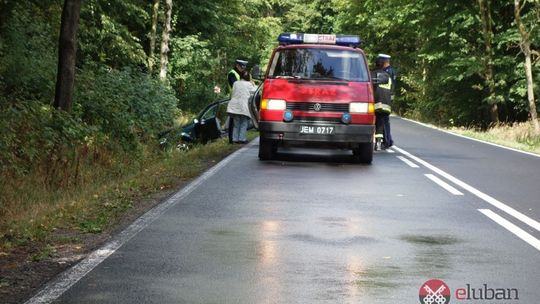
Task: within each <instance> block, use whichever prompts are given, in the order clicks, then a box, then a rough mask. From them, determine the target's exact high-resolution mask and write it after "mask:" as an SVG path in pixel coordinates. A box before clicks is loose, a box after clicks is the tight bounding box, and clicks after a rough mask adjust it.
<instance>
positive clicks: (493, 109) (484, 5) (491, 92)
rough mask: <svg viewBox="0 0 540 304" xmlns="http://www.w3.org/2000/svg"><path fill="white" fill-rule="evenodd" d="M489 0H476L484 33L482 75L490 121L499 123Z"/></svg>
mask: <svg viewBox="0 0 540 304" xmlns="http://www.w3.org/2000/svg"><path fill="white" fill-rule="evenodd" d="M489 1H490V0H478V6H479V7H480V19H481V20H482V32H483V34H484V75H483V78H484V80H485V84H486V86H487V88H488V98H487V102H488V104H489V105H490V109H489V112H490V116H491V122H492V123H495V124H498V123H499V111H498V106H497V99H496V96H495V73H494V72H493V48H492V40H493V29H492V27H491V23H492V19H491V7H490V5H489Z"/></svg>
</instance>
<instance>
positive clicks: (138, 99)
mask: <svg viewBox="0 0 540 304" xmlns="http://www.w3.org/2000/svg"><path fill="white" fill-rule="evenodd" d="M75 100H76V104H75V106H74V108H75V109H74V112H75V113H74V115H76V116H78V117H80V120H81V121H82V122H84V123H85V124H86V125H87V126H88V129H89V130H92V131H93V133H95V134H93V135H92V138H91V140H92V141H95V140H98V141H104V142H106V143H107V144H109V145H116V144H119V145H120V146H122V147H123V148H124V149H126V150H128V151H135V150H137V148H138V145H139V144H140V143H141V142H148V140H150V139H153V138H155V136H156V135H157V133H159V132H160V131H163V130H164V129H166V128H168V127H170V126H171V125H172V124H173V122H174V117H175V115H176V114H177V110H176V109H177V108H176V98H175V97H174V93H173V92H172V91H171V90H170V89H169V88H168V87H166V86H165V85H163V84H162V83H160V82H159V81H157V80H154V79H152V78H149V77H147V75H146V74H144V73H142V72H140V71H137V70H134V69H130V68H126V69H123V70H121V71H117V70H111V69H107V68H105V67H88V68H85V69H84V70H83V71H82V72H81V74H80V76H79V78H78V79H77V87H76V99H75ZM88 140H90V139H88Z"/></svg>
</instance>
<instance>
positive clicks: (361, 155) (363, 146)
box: [353, 142, 373, 164]
mask: <svg viewBox="0 0 540 304" xmlns="http://www.w3.org/2000/svg"><path fill="white" fill-rule="evenodd" d="M353 157H354V161H355V162H357V163H361V164H371V162H372V161H373V143H371V142H369V143H360V144H359V145H358V147H356V148H354V149H353Z"/></svg>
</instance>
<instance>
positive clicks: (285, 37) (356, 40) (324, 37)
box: [278, 33, 362, 48]
mask: <svg viewBox="0 0 540 304" xmlns="http://www.w3.org/2000/svg"><path fill="white" fill-rule="evenodd" d="M278 41H279V44H281V45H288V44H302V43H311V44H335V45H341V46H350V47H355V48H356V47H359V46H360V44H361V43H362V40H360V37H358V36H355V35H329V34H304V33H282V34H280V35H279V37H278Z"/></svg>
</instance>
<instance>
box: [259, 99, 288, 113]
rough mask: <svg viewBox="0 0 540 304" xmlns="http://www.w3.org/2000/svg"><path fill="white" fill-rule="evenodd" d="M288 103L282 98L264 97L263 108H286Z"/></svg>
mask: <svg viewBox="0 0 540 304" xmlns="http://www.w3.org/2000/svg"><path fill="white" fill-rule="evenodd" d="M286 108H287V103H286V102H285V100H282V99H263V100H262V101H261V109H263V110H285V109H286Z"/></svg>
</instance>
